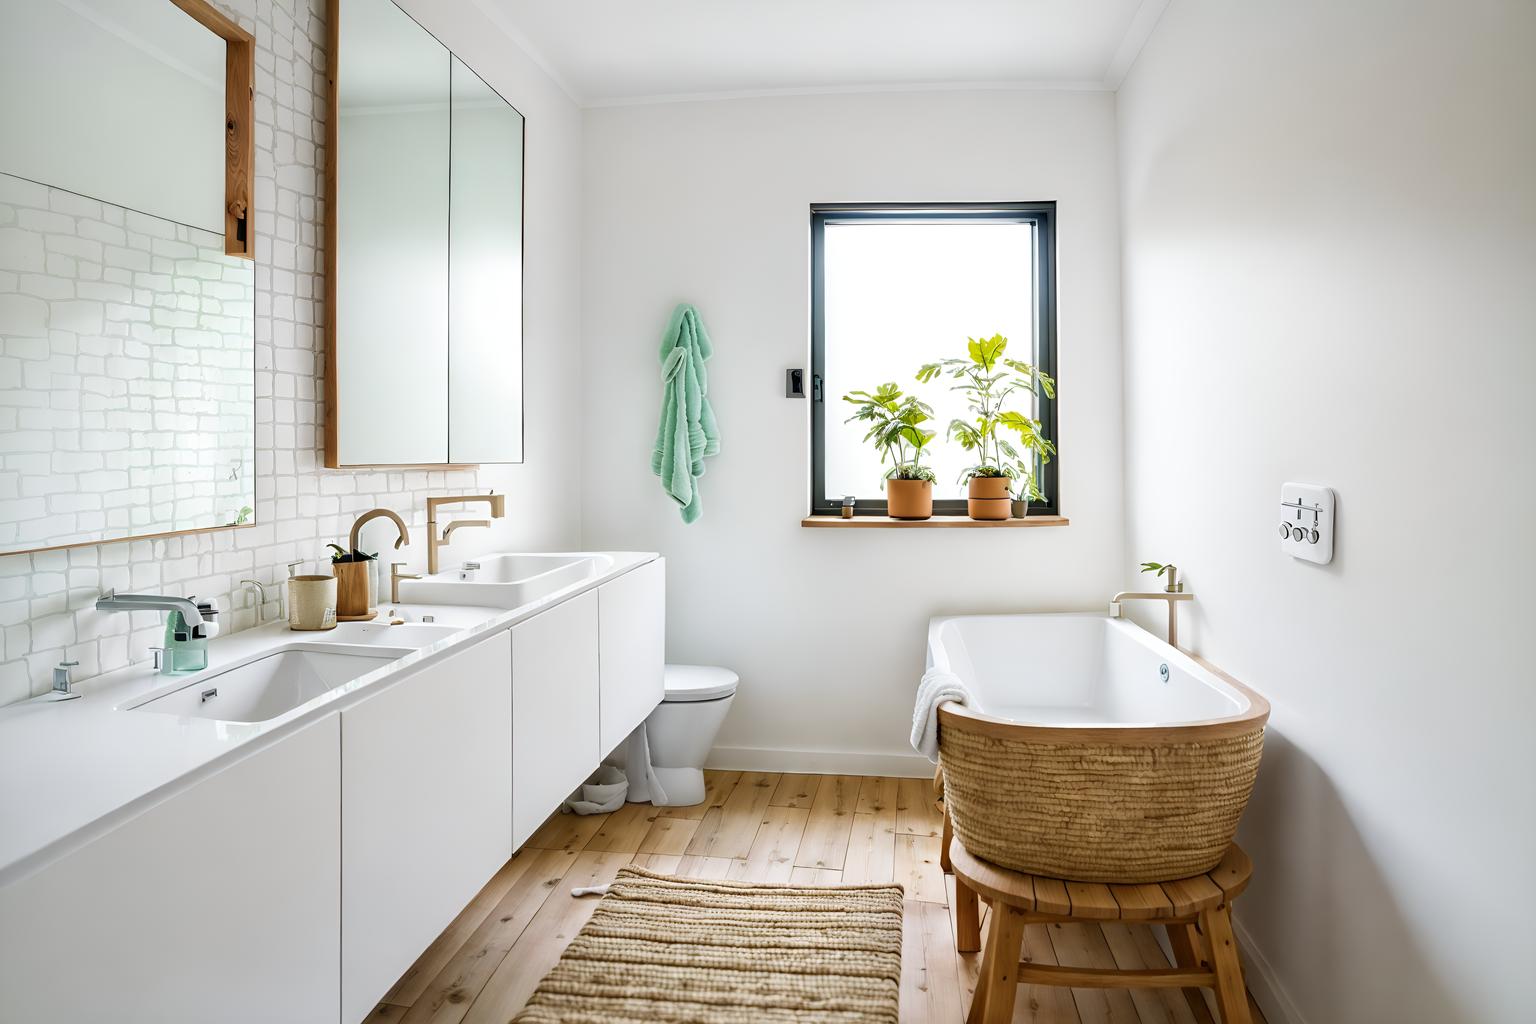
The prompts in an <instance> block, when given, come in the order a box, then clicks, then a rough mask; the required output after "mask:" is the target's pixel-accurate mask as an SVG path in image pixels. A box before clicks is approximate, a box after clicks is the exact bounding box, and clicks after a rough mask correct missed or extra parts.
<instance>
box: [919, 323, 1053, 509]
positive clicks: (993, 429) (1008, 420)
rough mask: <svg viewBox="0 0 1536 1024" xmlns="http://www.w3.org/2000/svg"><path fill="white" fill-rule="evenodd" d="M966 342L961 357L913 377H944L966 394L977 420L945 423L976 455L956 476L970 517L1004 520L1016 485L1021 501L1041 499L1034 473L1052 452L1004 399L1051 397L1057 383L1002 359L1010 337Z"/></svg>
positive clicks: (1038, 430) (1032, 422) (1037, 427)
mask: <svg viewBox="0 0 1536 1024" xmlns="http://www.w3.org/2000/svg"><path fill="white" fill-rule="evenodd" d="M966 342H967V345H966V357H965V358H964V359H941V360H939V361H938V362H934V363H927V364H925V365H924V366H923V368H922V369H921V370H919V371H918V372H917V379H918V381H919V382H920V383H924V384H926V383H927V382H929V381H931V380H933V379H935V378H936V377H938V376H940V375H941V374H944V375H948V376H949V377H951V378H953V379H954V380H955V381H957V382H958V383H956V384H953V385H951V388H950V390H952V391H959V392H961V393H963V394H964V395H965V396H966V398H967V400H968V401H969V403H970V411H971V413H972V414H973V415H974V416H975V419H973V420H963V419H958V418H956V419H954V420H951V421H950V424H949V437H950V439H951V440H954V441H959V442H960V447H962V448H964V449H965V450H966V451H970V452H975V453H976V465H974V466H971V467H968V468H967V469H966V470H965V471H964V472H963V473H961V475H960V480H961V482H962V483H964V484H966V485H967V487H968V492H967V493H968V496H969V501H968V503H967V505H968V511H969V512H970V516H971V518H972V519H1007V518H1008V516H1009V514H1010V511H1011V510H1010V507H1009V506H1010V502H1009V499H1010V497H1011V496H1012V493H1013V490H1014V486H1015V485H1017V487H1018V492H1019V496H1020V497H1021V498H1029V499H1034V500H1036V501H1040V500H1044V498H1045V494H1044V492H1043V491H1041V490H1040V485H1039V484H1038V483H1037V482H1036V479H1035V477H1036V472H1035V471H1036V469H1037V468H1038V467H1039V466H1043V465H1044V464H1045V463H1047V462H1049V461H1050V460H1051V456H1052V455H1054V454H1056V446H1055V444H1053V443H1052V442H1051V441H1050V440H1049V439H1048V438H1047V437H1046V436H1045V431H1044V428H1043V427H1042V426H1041V424H1040V421H1039V420H1036V419H1031V418H1029V417H1028V416H1026V415H1024V414H1023V413H1021V412H1017V411H1015V410H1012V409H1008V408H1006V406H1007V403H1008V400H1009V399H1010V398H1011V397H1013V396H1014V395H1015V394H1018V393H1019V392H1023V393H1024V394H1027V395H1032V394H1034V393H1035V391H1036V390H1037V389H1038V390H1039V391H1040V392H1042V393H1043V394H1044V395H1045V396H1046V397H1047V398H1055V397H1056V382H1055V381H1054V380H1052V379H1051V377H1050V376H1049V375H1048V374H1046V373H1044V372H1043V371H1041V370H1040V369H1038V368H1037V367H1035V366H1032V365H1031V364H1029V363H1025V362H1020V361H1019V360H1017V359H1008V358H1006V357H1005V356H1004V354H1003V353H1004V352H1006V351H1007V349H1008V339H1007V338H1005V337H1003V336H1002V335H1001V334H994V335H993V336H992V337H990V338H967V339H966ZM1010 435H1011V436H1010Z"/></svg>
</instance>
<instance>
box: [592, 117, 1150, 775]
mask: <svg viewBox="0 0 1536 1024" xmlns="http://www.w3.org/2000/svg"><path fill="white" fill-rule="evenodd" d="M585 125H586V151H585V176H584V181H585V190H584V204H585V216H586V230H585V234H584V246H583V254H582V258H583V266H584V273H583V283H584V288H585V295H586V298H585V299H584V303H583V308H584V317H583V325H582V336H583V345H584V351H585V366H586V376H585V378H584V379H583V381H582V384H581V387H582V391H583V393H584V396H585V400H586V412H585V415H584V418H583V423H584V426H585V431H586V432H585V437H584V447H583V451H584V464H585V465H584V473H585V486H584V487H583V489H582V492H581V495H582V515H583V519H582V523H583V535H582V539H583V542H584V543H585V544H586V545H588V546H589V547H595V548H644V549H657V550H660V551H661V552H662V553H663V554H665V555H666V557H667V612H668V616H667V618H668V636H667V642H668V650H667V656H668V658H669V659H670V660H673V661H685V662H687V661H693V662H703V663H711V664H721V665H727V666H730V667H731V668H733V669H736V670H737V671H738V672H740V674H741V677H742V686H741V690H740V692H739V693H738V695H737V698H736V704H735V706H734V707H733V709H732V712H731V716H730V718H729V720H728V721H727V722H726V724H725V727H724V729H723V731H722V733H721V737H720V740H719V746H718V747H717V751H716V755H717V759H718V760H719V761H720V762H721V763H727V764H731V763H734V764H737V765H738V766H745V765H748V764H752V763H759V764H763V765H764V766H772V767H777V768H788V767H801V768H805V767H825V768H847V769H851V770H860V769H862V770H881V769H887V770H888V769H891V768H893V767H899V768H916V765H914V763H913V756H912V751H911V748H910V746H908V744H907V731H908V726H909V723H910V718H911V707H912V703H911V697H912V692H913V689H914V687H915V686H916V683H917V679H918V677H919V676H920V675H921V673H922V665H923V648H924V631H925V625H926V622H927V620H928V618H929V617H930V616H932V615H934V614H938V613H943V612H956V611H988V610H999V611H1000V610H1017V609H1045V608H1060V607H1067V608H1094V607H1098V606H1100V605H1101V604H1102V603H1103V602H1104V601H1105V600H1107V598H1108V597H1109V595H1110V593H1111V592H1112V591H1113V590H1114V589H1115V584H1116V583H1117V582H1118V581H1119V579H1120V572H1121V568H1122V561H1123V559H1122V552H1123V520H1122V514H1121V505H1122V500H1121V484H1122V467H1121V429H1120V416H1119V404H1120V340H1119V328H1118V325H1119V296H1118V289H1119V280H1118V273H1117V263H1116V252H1117V245H1118V236H1117V225H1116V193H1115V176H1114V171H1115V167H1114V164H1115V157H1114V122H1113V100H1112V97H1110V96H1108V95H1103V94H1045V93H1017V92H984V93H932V92H930V93H885V94H872V95H860V96H847V95H843V96H816V97H795V98H775V99H752V100H735V101H725V102H699V103H681V104H672V105H663V106H647V107H621V108H612V109H601V110H589V111H587V113H586V122H585ZM1034 199H1041V200H1043V199H1054V200H1057V201H1058V203H1059V207H1058V216H1059V223H1060V227H1059V245H1058V250H1059V252H1058V258H1059V264H1060V266H1059V269H1060V281H1061V284H1060V295H1059V321H1060V345H1059V348H1060V360H1059V361H1060V367H1059V369H1060V374H1059V376H1060V378H1061V403H1060V420H1061V423H1060V434H1061V437H1060V441H1061V459H1060V470H1061V485H1060V491H1061V500H1062V503H1063V509H1064V511H1065V513H1066V514H1067V515H1068V516H1070V517H1071V519H1072V525H1071V526H1069V527H1064V528H1059V529H1035V530H1010V531H1006V532H987V531H979V530H902V531H890V530H858V531H853V532H847V531H828V530H806V529H802V528H801V526H800V519H801V517H802V516H803V515H804V514H805V513H806V510H807V502H808V493H809V482H808V478H809V472H810V470H809V413H810V409H809V403H808V402H806V401H802V400H793V399H787V398H785V397H784V391H783V386H784V385H783V381H784V370H785V369H786V368H787V367H794V366H808V365H809V361H810V357H809V337H808V336H809V332H808V327H807V325H808V322H809V309H808V298H807V296H808V286H807V282H808V275H809V272H810V268H809V206H810V204H811V203H814V202H860V201H945V200H955V201H964V200H1034ZM679 301H689V302H693V303H694V304H696V305H697V306H698V308H699V310H700V311H701V313H702V314H703V317H704V321H705V324H706V326H707V327H708V329H709V331H710V332H711V335H712V336H713V339H714V342H715V357H714V359H713V360H712V361H711V363H710V364H709V372H710V397H711V399H712V401H713V402H714V407H715V411H716V413H717V415H718V417H719V420H720V430H721V434H722V438H723V440H722V453H721V454H720V455H719V456H718V457H716V458H714V459H712V460H710V461H709V463H708V471H707V476H706V477H705V478H704V480H703V501H704V515H703V518H702V519H701V520H700V521H699V522H698V523H696V524H694V525H692V526H684V525H683V524H682V522H681V520H680V519H679V517H678V513H677V510H676V507H675V506H674V505H673V504H672V502H671V501H670V500H669V499H668V498H666V496H665V495H664V494H663V493H662V490H661V487H660V485H659V483H658V482H657V480H656V478H655V477H653V476H652V475H651V472H650V449H651V444H652V442H653V440H654V439H655V433H656V420H657V414H658V409H659V404H660V394H661V384H660V376H659V367H658V365H657V361H656V353H657V350H658V348H659V343H660V336H661V332H662V330H663V328H665V326H666V324H667V318H668V315H669V314H670V312H671V310H672V307H673V305H674V304H675V303H677V302H679ZM960 341H963V339H949V342H960ZM935 342H936V343H937V344H944V343H946V342H945V339H935ZM1021 653H1022V652H1021ZM743 748H769V749H770V750H771V749H773V748H778V749H784V750H796V751H807V750H809V751H826V752H834V753H837V754H841V755H846V756H829V757H825V758H822V759H819V760H810V761H807V760H799V759H794V758H789V757H785V756H783V755H775V754H772V753H769V754H757V753H754V752H753V749H743ZM921 763H923V762H919V764H921ZM919 770H920V769H919Z"/></svg>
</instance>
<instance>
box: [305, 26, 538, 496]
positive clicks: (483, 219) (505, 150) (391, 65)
mask: <svg viewBox="0 0 1536 1024" xmlns="http://www.w3.org/2000/svg"><path fill="white" fill-rule="evenodd" d="M331 17H332V19H333V21H332V23H333V24H334V25H335V26H336V31H335V35H334V37H333V38H334V45H333V47H332V50H333V52H332V53H331V56H330V61H331V65H330V66H331V68H332V75H333V81H334V87H333V89H332V105H333V110H332V116H331V117H330V120H329V122H328V124H329V125H330V130H331V133H332V138H331V139H330V145H329V146H328V147H327V153H328V154H329V157H330V158H331V159H334V161H335V164H334V167H333V173H331V174H330V175H328V180H330V181H331V182H333V186H332V189H331V194H330V196H329V198H328V202H327V211H328V214H329V223H328V231H329V241H330V244H329V245H328V246H327V258H328V259H329V260H330V261H331V264H330V265H329V266H328V267H327V271H328V273H327V279H328V282H329V285H330V287H331V288H333V289H334V295H333V297H332V298H333V301H332V302H331V306H330V308H331V309H333V310H334V311H335V313H334V315H333V316H330V317H328V318H327V365H326V370H327V373H326V390H327V406H326V464H327V465H328V466H331V467H333V468H335V467H345V466H384V465H394V466H399V465H416V466H423V465H446V464H469V463H494V462H521V461H522V457H523V424H522V417H523V412H522V406H523V381H522V258H523V137H524V132H523V116H522V115H521V114H520V113H518V112H517V110H516V109H514V108H513V107H512V105H511V104H509V103H508V102H507V101H506V100H505V99H503V98H502V97H501V96H500V95H498V94H497V93H496V92H495V90H493V89H492V88H491V87H490V86H489V85H487V84H486V83H485V82H484V81H483V80H482V79H481V78H480V77H479V76H478V75H476V74H475V72H474V71H472V70H471V69H470V68H469V67H468V66H467V65H466V64H464V62H463V61H461V60H460V59H459V58H458V57H456V56H454V55H453V54H452V53H450V52H449V51H448V49H447V48H446V47H444V46H443V45H442V44H441V43H440V42H438V41H437V39H436V38H434V37H433V36H432V35H431V34H430V33H428V32H427V31H426V30H425V29H423V28H422V27H421V26H420V25H418V24H417V23H416V22H415V21H413V20H412V19H411V17H410V16H409V15H408V14H406V13H405V12H404V11H403V10H401V9H400V8H399V7H397V6H396V5H395V4H394V3H392V2H391V0H331Z"/></svg>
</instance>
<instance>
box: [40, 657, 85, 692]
mask: <svg viewBox="0 0 1536 1024" xmlns="http://www.w3.org/2000/svg"><path fill="white" fill-rule="evenodd" d="M79 664H80V663H79V662H78V661H61V662H59V664H58V666H57V667H56V668H55V669H54V670H53V689H51V690H49V691H48V692H47V693H45V694H43V695H42V696H41V697H38V698H36V699H37V700H39V701H59V700H74V699H75V698H76V697H79V696H80V694H78V693H76V692H75V691H74V690H73V689H72V686H73V681H72V680H71V679H70V678H69V670H70V669H72V668H74V667H75V666H77V665H79Z"/></svg>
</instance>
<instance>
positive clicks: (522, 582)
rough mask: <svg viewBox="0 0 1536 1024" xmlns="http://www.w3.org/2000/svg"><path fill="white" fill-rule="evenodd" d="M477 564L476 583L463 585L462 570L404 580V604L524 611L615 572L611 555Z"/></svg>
mask: <svg viewBox="0 0 1536 1024" xmlns="http://www.w3.org/2000/svg"><path fill="white" fill-rule="evenodd" d="M474 561H476V562H478V563H479V564H480V568H479V569H478V570H476V571H475V574H474V576H475V578H474V579H473V580H461V579H460V578H459V575H460V571H461V570H460V569H458V568H455V569H449V570H446V571H444V572H439V573H436V574H435V575H432V576H427V577H425V578H423V579H419V580H401V581H400V600H401V601H405V602H410V603H422V604H460V605H479V606H482V607H491V608H519V607H521V606H523V605H525V604H529V603H531V602H533V601H537V600H539V599H540V598H543V597H548V596H549V595H550V594H553V593H554V592H555V591H557V590H562V589H564V588H565V587H568V586H571V585H572V584H575V583H580V582H581V581H582V580H585V579H589V578H591V577H593V576H597V575H600V574H602V573H604V572H607V571H608V570H609V569H611V568H612V567H613V558H612V556H610V555H600V554H580V553H578V554H547V555H545V554H506V555H484V556H481V557H480V558H477V559H474ZM396 628H399V627H396Z"/></svg>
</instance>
